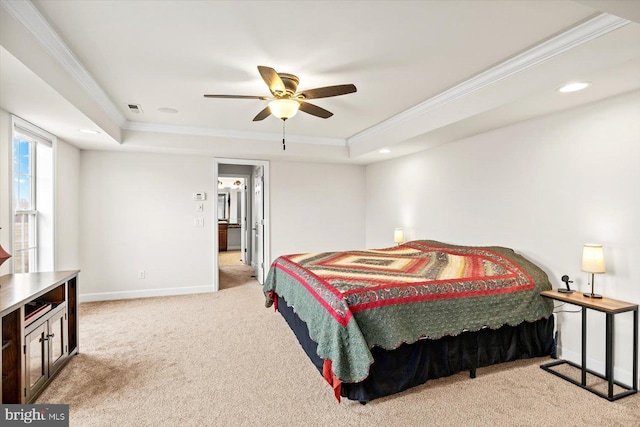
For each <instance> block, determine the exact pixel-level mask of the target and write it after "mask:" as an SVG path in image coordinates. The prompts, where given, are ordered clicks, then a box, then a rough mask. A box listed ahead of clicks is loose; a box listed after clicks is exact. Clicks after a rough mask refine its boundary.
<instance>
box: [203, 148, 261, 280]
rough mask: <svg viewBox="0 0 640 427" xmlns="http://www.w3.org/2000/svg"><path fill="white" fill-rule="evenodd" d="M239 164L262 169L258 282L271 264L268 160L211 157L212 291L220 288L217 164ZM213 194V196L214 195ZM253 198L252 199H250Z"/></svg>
mask: <svg viewBox="0 0 640 427" xmlns="http://www.w3.org/2000/svg"><path fill="white" fill-rule="evenodd" d="M221 164H224V165H241V166H263V168H264V169H263V170H264V188H263V190H262V191H263V204H264V236H263V237H264V250H263V258H264V260H263V262H264V265H265V268H263V270H262V275H263V277H262V278H260V279H261V280H260V282H264V279H265V278H266V272H267V270H268V268H267V266H269V265H270V264H271V257H270V255H271V220H270V212H271V209H270V208H269V202H270V199H271V195H270V191H269V188H270V174H269V161H268V160H250V159H231V158H223V157H214V158H213V184H214V186H213V188H214V192H215V194H212V196H211V199H212V201H213V208H212V209H211V212H212V213H211V223H212V224H213V227H211V228H212V230H213V254H214V256H213V291H214V292H217V291H218V290H219V289H220V274H219V273H220V270H219V266H218V251H219V248H218V197H217V193H218V169H219V165H221ZM214 196H215V197H214ZM252 200H253V199H252Z"/></svg>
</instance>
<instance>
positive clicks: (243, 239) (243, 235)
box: [238, 179, 248, 264]
mask: <svg viewBox="0 0 640 427" xmlns="http://www.w3.org/2000/svg"><path fill="white" fill-rule="evenodd" d="M242 182H243V184H242V190H241V191H240V192H239V194H238V197H240V218H238V222H239V223H240V259H241V260H242V262H243V263H244V264H246V263H247V258H248V257H247V185H246V183H245V180H244V179H243V180H242Z"/></svg>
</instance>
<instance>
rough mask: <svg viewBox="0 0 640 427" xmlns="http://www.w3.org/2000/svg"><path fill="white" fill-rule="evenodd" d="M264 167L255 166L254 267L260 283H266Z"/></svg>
mask: <svg viewBox="0 0 640 427" xmlns="http://www.w3.org/2000/svg"><path fill="white" fill-rule="evenodd" d="M263 188H264V168H263V167H262V166H256V167H254V168H253V227H252V231H253V243H254V244H253V257H252V259H253V262H252V264H253V268H254V270H255V272H256V279H257V280H258V283H260V284H263V283H264V194H263Z"/></svg>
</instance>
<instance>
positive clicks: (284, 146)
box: [282, 119, 287, 151]
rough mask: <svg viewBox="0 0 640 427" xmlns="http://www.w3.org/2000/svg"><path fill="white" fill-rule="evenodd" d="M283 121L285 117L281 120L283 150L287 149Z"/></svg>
mask: <svg viewBox="0 0 640 427" xmlns="http://www.w3.org/2000/svg"><path fill="white" fill-rule="evenodd" d="M285 121H286V120H285V119H283V120H282V151H285V150H286V149H287V146H286V145H285V143H284V122H285Z"/></svg>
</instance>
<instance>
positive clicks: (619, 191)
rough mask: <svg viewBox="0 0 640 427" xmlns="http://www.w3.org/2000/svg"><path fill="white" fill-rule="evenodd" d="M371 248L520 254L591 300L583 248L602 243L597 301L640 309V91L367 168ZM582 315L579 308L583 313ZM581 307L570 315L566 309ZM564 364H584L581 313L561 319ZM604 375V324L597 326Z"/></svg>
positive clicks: (597, 364)
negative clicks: (419, 244)
mask: <svg viewBox="0 0 640 427" xmlns="http://www.w3.org/2000/svg"><path fill="white" fill-rule="evenodd" d="M366 182H367V198H366V243H367V247H384V246H390V245H392V236H393V228H394V227H404V228H405V239H425V238H426V239H435V240H440V241H444V242H448V243H454V244H468V245H499V246H508V247H511V248H514V249H515V250H516V251H518V252H520V253H522V254H523V255H525V256H526V257H528V258H529V259H530V260H532V261H534V262H536V263H537V264H538V265H540V266H541V267H542V268H544V270H545V271H546V272H547V273H548V274H549V277H550V279H551V282H552V284H553V285H554V287H558V285H559V284H560V277H561V276H562V275H563V274H568V275H569V276H570V277H571V278H572V279H573V280H574V281H575V283H574V286H575V287H577V288H578V289H580V290H587V288H588V286H587V279H588V278H587V274H586V273H583V272H581V271H580V259H581V254H582V245H583V244H584V243H601V244H603V245H604V248H605V260H606V267H607V273H606V274H603V275H598V276H597V277H596V280H595V284H596V291H597V292H599V293H602V294H604V295H605V296H607V297H610V298H615V299H621V300H625V301H629V302H633V303H640V263H638V260H639V259H640V221H639V220H638V219H639V218H640V93H639V92H635V93H632V94H627V95H624V96H620V97H616V98H612V99H608V100H605V101H602V102H599V103H594V104H591V105H587V106H584V107H581V108H577V109H573V110H569V111H565V112H562V113H559V114H554V115H551V116H547V117H542V118H538V119H535V120H529V121H526V122H522V123H518V124H515V125H512V126H508V127H505V128H501V129H497V130H494V131H491V132H487V133H484V134H481V135H476V136H474V137H470V138H466V139H463V140H460V141H457V142H455V143H451V144H447V145H443V146H440V147H437V148H434V149H431V150H428V151H425V152H421V153H417V154H414V155H410V156H407V157H403V158H399V159H395V160H391V161H387V162H383V163H378V164H374V165H370V166H368V167H367V169H366ZM573 308H574V309H575V307H573ZM567 309H571V307H569V308H567ZM557 319H558V323H559V325H560V331H561V340H560V345H561V346H562V353H563V357H564V358H567V359H570V360H573V361H575V362H580V360H579V354H580V325H581V324H580V315H579V314H573V313H560V314H559V315H558V317H557ZM588 330H589V338H588V340H587V342H588V357H589V363H588V366H589V367H590V368H593V369H596V370H598V371H600V372H604V368H603V363H604V315H602V314H600V313H594V312H590V313H589V317H588ZM631 338H632V315H631V314H629V313H627V314H623V315H618V316H617V318H616V340H617V344H616V352H615V363H616V375H617V377H616V378H617V379H623V380H625V379H626V380H628V383H630V378H631V375H630V372H631V365H632V362H631V361H632V358H631V357H632V355H631V351H632V347H631V345H632V344H631V343H632V341H631Z"/></svg>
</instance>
